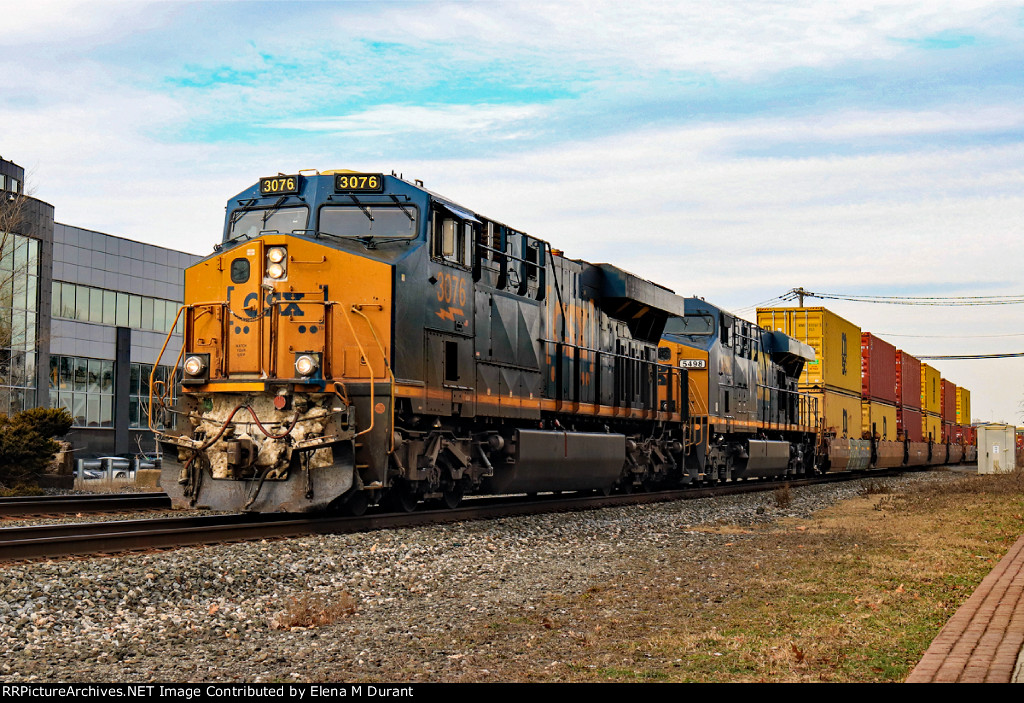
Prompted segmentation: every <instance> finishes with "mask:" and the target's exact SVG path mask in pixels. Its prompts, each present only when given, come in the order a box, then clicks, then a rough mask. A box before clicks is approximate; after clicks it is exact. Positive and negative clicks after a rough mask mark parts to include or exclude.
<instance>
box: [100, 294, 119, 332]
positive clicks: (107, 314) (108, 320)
mask: <svg viewBox="0 0 1024 703" xmlns="http://www.w3.org/2000/svg"><path fill="white" fill-rule="evenodd" d="M116 320H117V293H115V292H114V291H112V290H105V291H103V324H105V325H113V324H115V322H116Z"/></svg>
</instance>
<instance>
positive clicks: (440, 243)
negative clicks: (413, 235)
mask: <svg viewBox="0 0 1024 703" xmlns="http://www.w3.org/2000/svg"><path fill="white" fill-rule="evenodd" d="M431 222H432V230H433V235H432V236H433V239H432V241H431V245H430V253H431V256H433V257H434V258H435V259H442V260H444V261H448V262H450V263H454V264H461V265H463V266H465V265H466V264H467V263H468V262H469V246H470V243H471V242H472V241H473V225H472V223H470V222H462V221H461V220H457V219H455V218H454V217H451V216H449V215H446V214H443V213H439V212H435V213H434V215H433V218H432V220H431Z"/></svg>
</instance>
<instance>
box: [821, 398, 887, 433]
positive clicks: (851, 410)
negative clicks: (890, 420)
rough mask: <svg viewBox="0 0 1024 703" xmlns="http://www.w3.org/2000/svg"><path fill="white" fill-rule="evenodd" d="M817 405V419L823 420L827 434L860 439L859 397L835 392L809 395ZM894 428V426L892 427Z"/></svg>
mask: <svg viewBox="0 0 1024 703" xmlns="http://www.w3.org/2000/svg"><path fill="white" fill-rule="evenodd" d="M811 396H812V397H813V398H815V400H817V403H818V418H819V419H822V418H823V419H824V427H825V430H826V431H827V432H832V433H834V434H835V436H836V437H849V438H851V439H860V436H861V423H860V420H859V418H860V414H861V412H860V396H859V395H849V394H847V393H839V392H836V391H819V392H817V393H811ZM894 426H895V425H894Z"/></svg>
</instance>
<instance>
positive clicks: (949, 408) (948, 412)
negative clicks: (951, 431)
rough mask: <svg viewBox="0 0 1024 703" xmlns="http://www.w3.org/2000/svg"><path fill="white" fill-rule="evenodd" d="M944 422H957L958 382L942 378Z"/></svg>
mask: <svg viewBox="0 0 1024 703" xmlns="http://www.w3.org/2000/svg"><path fill="white" fill-rule="evenodd" d="M941 385H942V422H943V423H946V422H948V423H955V422H956V384H955V383H953V382H952V381H947V380H946V379H942V384H941Z"/></svg>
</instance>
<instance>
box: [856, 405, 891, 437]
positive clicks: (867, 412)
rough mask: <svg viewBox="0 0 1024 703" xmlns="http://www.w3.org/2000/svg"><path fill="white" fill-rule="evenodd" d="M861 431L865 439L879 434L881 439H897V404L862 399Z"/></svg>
mask: <svg viewBox="0 0 1024 703" xmlns="http://www.w3.org/2000/svg"><path fill="white" fill-rule="evenodd" d="M860 412H861V415H860V417H861V431H862V432H863V436H864V437H865V439H867V438H870V437H871V435H872V434H877V435H878V438H879V439H896V406H895V405H889V404H888V403H879V402H878V401H876V400H873V401H867V400H864V401H861V404H860Z"/></svg>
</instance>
